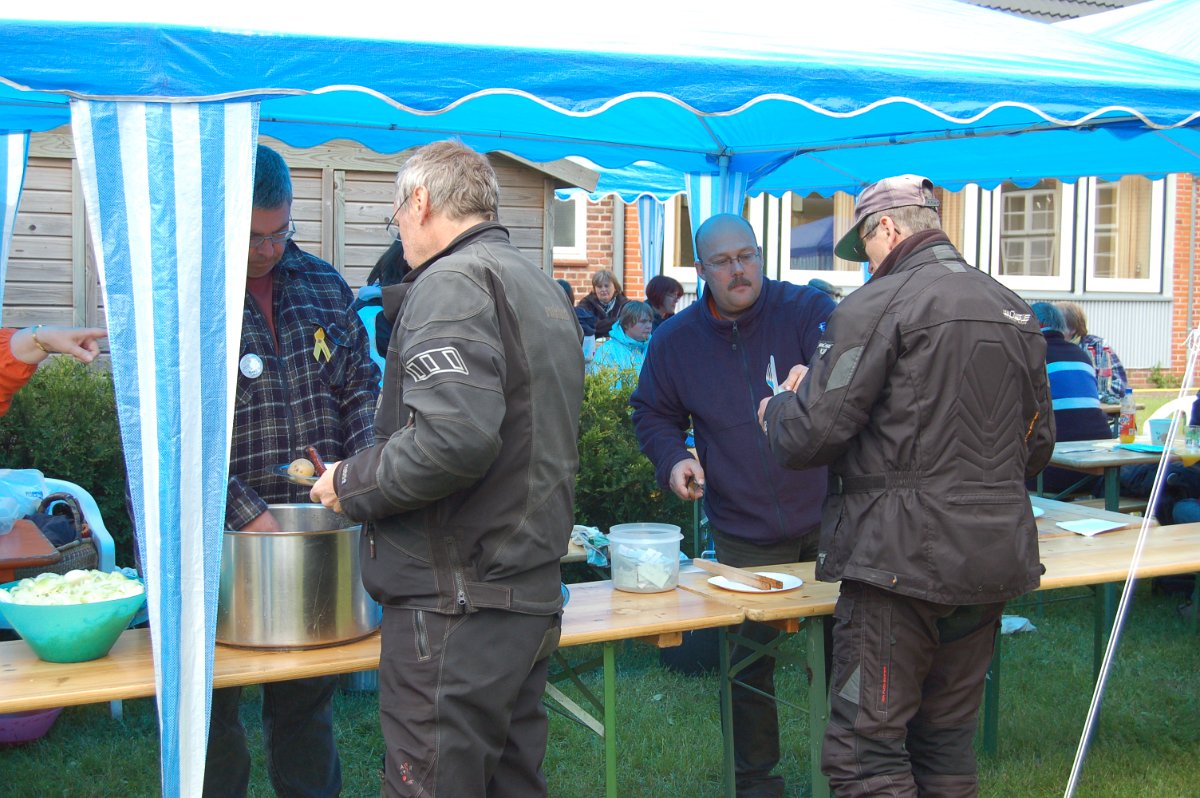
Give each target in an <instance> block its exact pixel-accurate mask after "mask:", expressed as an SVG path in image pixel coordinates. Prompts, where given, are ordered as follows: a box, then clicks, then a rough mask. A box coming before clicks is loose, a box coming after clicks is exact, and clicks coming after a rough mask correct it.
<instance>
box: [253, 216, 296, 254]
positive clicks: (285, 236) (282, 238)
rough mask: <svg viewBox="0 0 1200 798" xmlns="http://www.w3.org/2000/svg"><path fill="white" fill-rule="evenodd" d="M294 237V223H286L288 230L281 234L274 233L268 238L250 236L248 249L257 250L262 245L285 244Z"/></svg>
mask: <svg viewBox="0 0 1200 798" xmlns="http://www.w3.org/2000/svg"><path fill="white" fill-rule="evenodd" d="M295 235H296V223H295V222H288V229H286V230H284V231H283V232H282V233H274V234H272V235H269V236H256V235H252V236H250V249H258V248H259V247H261V246H262V245H263V244H264V243H270V244H271V246H275V245H277V244H286V243H287V242H288V241H290V240H291V239H292V238H293V237H294V236H295Z"/></svg>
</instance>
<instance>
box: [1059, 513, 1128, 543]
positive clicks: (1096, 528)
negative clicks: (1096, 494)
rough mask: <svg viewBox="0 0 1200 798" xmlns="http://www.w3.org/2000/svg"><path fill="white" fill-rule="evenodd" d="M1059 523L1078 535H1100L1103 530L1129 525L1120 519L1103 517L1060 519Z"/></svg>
mask: <svg viewBox="0 0 1200 798" xmlns="http://www.w3.org/2000/svg"><path fill="white" fill-rule="evenodd" d="M1058 525H1059V526H1060V527H1062V528H1063V529H1065V530H1067V531H1069V532H1074V533H1076V534H1077V535H1086V536H1087V537H1089V538H1090V537H1091V536H1092V535H1098V534H1100V533H1101V532H1111V531H1112V530H1114V529H1124V528H1125V527H1127V526H1129V524H1127V523H1121V522H1119V521H1105V520H1104V519H1102V518H1081V519H1079V520H1078V521H1059V522H1058Z"/></svg>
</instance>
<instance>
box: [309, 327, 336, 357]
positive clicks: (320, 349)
mask: <svg viewBox="0 0 1200 798" xmlns="http://www.w3.org/2000/svg"><path fill="white" fill-rule="evenodd" d="M313 340H314V341H315V342H316V345H315V346H314V347H313V360H315V361H317V362H318V363H320V362H321V355H324V356H325V362H326V363H328V362H329V361H331V360H333V353H332V352H330V351H329V344H327V343H325V330H324V329H322V328H321V327H318V328H317V331H316V332H315V333H313Z"/></svg>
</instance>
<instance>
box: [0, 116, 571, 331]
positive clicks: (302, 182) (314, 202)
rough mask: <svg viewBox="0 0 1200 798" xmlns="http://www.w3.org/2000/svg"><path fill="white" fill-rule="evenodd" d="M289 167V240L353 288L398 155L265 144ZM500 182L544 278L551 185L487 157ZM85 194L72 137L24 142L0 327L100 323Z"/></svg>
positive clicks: (367, 261)
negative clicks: (24, 166) (291, 232)
mask: <svg viewBox="0 0 1200 798" xmlns="http://www.w3.org/2000/svg"><path fill="white" fill-rule="evenodd" d="M264 143H266V144H268V145H270V146H272V147H274V148H276V149H277V150H279V152H280V153H281V154H282V155H283V156H284V159H285V160H286V161H287V162H288V165H289V166H290V167H291V170H292V189H293V194H294V195H295V200H294V201H293V204H292V217H293V219H294V220H295V222H296V243H297V244H298V245H299V246H300V247H301V248H302V249H305V250H307V251H309V252H311V253H313V254H315V255H318V256H320V257H322V258H324V259H325V260H327V261H329V262H330V263H332V264H333V265H334V266H335V267H336V268H337V269H338V270H339V271H341V272H342V274H343V275H344V276H345V278H346V281H347V282H348V283H349V284H350V286H351V287H352V288H354V289H357V288H358V287H359V286H360V285H362V284H363V282H364V281H365V280H366V277H367V274H368V273H369V272H370V270H371V267H372V266H374V264H375V261H376V259H377V258H378V257H379V256H380V255H382V254H383V252H384V251H385V250H386V249H387V247H388V245H389V244H390V243H391V240H390V238H389V237H388V235H387V231H386V224H387V221H388V219H389V218H390V217H391V213H392V198H393V196H394V194H395V175H396V169H397V167H398V165H399V164H400V163H401V162H402V160H403V158H402V157H401V156H400V155H380V154H378V153H374V152H370V151H368V150H364V149H363V148H362V147H360V146H358V145H356V144H353V143H350V142H334V143H331V144H326V145H322V146H319V147H313V148H310V149H305V150H298V149H294V148H291V147H287V146H284V145H282V144H280V143H279V142H275V141H271V140H269V139H265V138H264ZM490 158H491V161H492V165H493V166H494V167H495V169H496V174H497V177H498V178H499V181H500V221H501V223H502V224H504V225H505V226H507V227H508V228H509V231H510V233H511V235H512V240H513V243H514V244H516V245H517V246H518V247H519V248H520V249H521V250H522V251H524V252H525V254H527V255H528V256H529V257H530V259H531V260H533V261H534V262H535V263H538V264H540V265H541V266H542V268H543V269H545V270H546V271H547V273H550V272H551V271H552V268H553V247H552V245H551V244H552V242H548V241H547V240H546V235H545V231H546V230H553V229H554V225H553V223H552V220H551V216H550V214H552V213H553V203H552V202H551V199H552V197H553V192H554V189H555V187H556V186H557V185H561V183H556V182H555V180H554V179H553V178H551V177H550V176H549V175H547V174H545V173H543V172H540V171H538V170H537V169H535V168H532V167H530V166H527V165H525V164H523V163H520V162H518V161H515V160H512V159H510V158H508V157H506V156H503V155H495V154H494V155H492V156H490ZM86 230H87V228H86V214H85V212H84V208H83V193H82V189H81V186H80V184H79V175H78V170H77V169H76V168H75V161H74V151H73V146H72V143H71V137H70V132H69V131H68V130H66V129H60V130H57V131H53V132H51V133H35V134H33V136H32V137H31V139H30V145H29V162H28V167H27V170H26V175H25V187H24V190H23V192H22V195H21V205H20V208H19V209H18V213H17V225H16V230H15V232H14V235H13V242H12V249H11V253H10V255H9V263H8V277H7V280H6V284H5V289H4V307H3V318H2V319H0V322H2V323H3V324H4V326H9V327H21V326H28V325H30V324H37V323H43V324H67V325H84V324H87V325H91V324H99V325H103V324H104V323H105V317H104V309H103V303H102V301H101V297H100V289H99V276H98V274H97V272H96V265H95V262H94V259H93V258H92V255H91V247H90V244H89V242H88V236H87V235H86Z"/></svg>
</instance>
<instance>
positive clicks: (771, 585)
mask: <svg viewBox="0 0 1200 798" xmlns="http://www.w3.org/2000/svg"><path fill="white" fill-rule="evenodd" d="M692 565H695V566H696V567H697V568H699V569H700V570H702V571H708V572H709V573H710V574H716V575H717V576H723V577H725V578H726V579H728V580H729V581H731V582H739V583H741V584H743V585H749V586H750V587H756V588H758V589H759V590H782V589H783V582H780V581H779V580H778V579H774V578H772V577H769V576H761V575H759V574H756V573H751V572H750V571H743V570H742V569H741V568H734V567H733V566H732V565H724V564H722V563H719V562H715V561H713V560H702V559H700V558H699V557H697V558H696V559H694V560H692Z"/></svg>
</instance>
